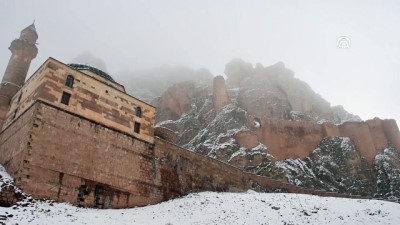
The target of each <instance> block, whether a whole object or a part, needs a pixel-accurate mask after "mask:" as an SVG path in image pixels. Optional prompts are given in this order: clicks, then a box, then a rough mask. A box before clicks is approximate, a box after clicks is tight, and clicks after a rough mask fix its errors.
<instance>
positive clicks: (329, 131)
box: [236, 118, 400, 161]
mask: <svg viewBox="0 0 400 225" xmlns="http://www.w3.org/2000/svg"><path fill="white" fill-rule="evenodd" d="M252 133H253V134H256V135H257V138H258V139H257V141H259V142H261V143H263V144H264V145H266V146H267V147H268V151H269V152H270V153H271V154H272V155H273V156H274V157H275V159H276V160H284V159H287V158H300V159H302V158H305V157H307V156H309V154H310V153H311V152H312V151H313V150H314V149H315V148H316V147H317V146H318V144H319V143H320V142H321V141H322V139H323V138H324V137H332V136H343V137H349V138H350V139H351V140H352V141H353V142H354V144H355V147H356V149H357V150H358V151H359V152H360V154H361V156H363V157H364V158H366V159H367V160H368V161H372V160H373V159H374V158H375V156H376V154H377V153H380V152H383V150H384V149H385V148H387V147H389V146H393V147H395V149H397V150H400V132H399V129H398V127H397V124H396V121H395V120H381V119H379V118H375V119H372V120H367V121H365V122H346V123H343V124H341V125H338V126H336V125H333V124H329V123H324V124H315V123H311V122H307V121H289V120H281V119H265V120H263V121H262V126H261V128H258V129H253V130H252ZM236 139H237V141H238V142H239V144H240V143H241V140H239V139H238V138H236ZM242 139H243V137H242ZM252 139H254V138H252ZM257 141H253V143H252V144H253V145H254V144H255V143H257ZM247 145H248V144H247ZM242 147H246V146H242Z"/></svg>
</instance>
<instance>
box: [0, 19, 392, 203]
mask: <svg viewBox="0 0 400 225" xmlns="http://www.w3.org/2000/svg"><path fill="white" fill-rule="evenodd" d="M37 38H38V35H37V32H36V29H35V26H34V25H33V24H32V25H30V26H28V27H27V28H25V29H24V30H22V32H21V35H20V37H19V38H18V39H16V40H14V41H13V42H12V43H11V47H10V50H11V52H12V56H11V58H10V62H9V64H8V67H7V69H6V72H5V75H4V77H3V80H2V83H1V86H0V123H1V125H2V126H1V132H0V164H2V165H4V166H5V167H6V169H7V170H8V172H9V173H10V174H11V176H13V178H14V179H15V182H16V184H17V185H18V186H19V187H20V188H21V189H22V190H23V191H25V192H27V193H29V194H32V195H33V197H35V198H50V199H54V200H57V201H67V202H71V203H73V204H77V205H84V206H90V207H99V208H123V207H133V206H144V205H148V204H155V203H158V202H161V201H164V200H167V199H170V198H173V197H176V196H180V195H182V194H186V193H189V192H194V191H202V190H213V191H228V190H230V189H235V190H237V189H243V190H244V189H249V188H253V189H260V190H263V191H269V190H274V189H285V190H286V191H289V192H300V193H310V194H319V195H335V196H339V194H335V193H324V192H320V191H313V190H306V189H302V188H299V187H296V186H293V185H289V184H286V183H283V182H279V181H275V180H272V179H270V178H267V177H260V176H256V175H254V174H250V173H246V172H243V171H242V170H240V169H238V168H235V167H233V166H231V165H228V164H226V163H223V162H221V161H218V160H215V159H211V158H208V157H205V156H202V155H200V154H196V153H194V152H191V151H188V150H186V149H183V148H180V147H178V146H176V145H175V144H174V140H175V139H176V136H175V134H174V133H173V132H171V131H169V130H168V129H165V128H155V111H156V109H155V107H153V106H151V105H149V104H147V103H145V102H142V101H140V100H139V99H137V98H135V97H132V96H130V95H129V94H127V93H126V92H125V88H124V86H123V85H121V84H118V83H117V82H115V81H114V80H113V78H112V77H111V76H110V75H109V74H107V73H105V72H103V71H101V70H99V69H96V68H94V67H92V66H88V65H82V64H64V63H62V62H60V61H57V60H56V59H53V58H49V59H47V60H46V61H45V62H44V63H43V64H42V65H41V66H40V67H39V68H38V69H37V70H36V72H35V73H34V74H33V75H32V76H31V77H30V78H29V79H28V80H27V81H26V82H25V78H26V75H27V71H28V68H29V65H30V62H31V60H32V59H33V58H35V56H36V54H37V51H38V50H37V48H36V45H35V43H36V40H37ZM217 79H218V80H216V81H215V82H216V83H217V84H218V85H222V86H224V81H223V80H221V78H217ZM220 94H221V95H222V97H218V96H215V98H216V100H215V107H217V108H218V109H220V108H221V107H223V106H224V105H225V104H227V103H228V102H229V99H228V97H227V94H226V90H225V91H221V93H220ZM396 128H397V127H396ZM393 129H394V128H393ZM396 132H397V133H398V129H397V130H396ZM397 133H396V134H397ZM396 137H397V136H396ZM393 139H395V138H393Z"/></svg>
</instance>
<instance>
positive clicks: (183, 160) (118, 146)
mask: <svg viewBox="0 0 400 225" xmlns="http://www.w3.org/2000/svg"><path fill="white" fill-rule="evenodd" d="M1 137H2V139H1V141H2V146H1V149H0V151H1V152H6V154H2V155H1V156H0V163H2V164H4V166H5V167H6V168H7V169H8V170H9V171H10V174H11V175H12V176H13V177H14V178H15V180H16V184H17V185H18V186H19V187H20V188H21V189H22V190H23V191H25V192H27V193H28V194H32V195H33V197H35V198H50V199H54V200H57V201H66V202H71V203H72V204H76V205H84V206H89V207H99V208H125V207H133V206H144V205H148V204H155V203H158V202H161V201H164V200H167V199H171V198H174V197H177V196H180V195H183V194H187V193H191V192H198V191H230V190H247V189H250V188H252V189H256V190H260V191H285V192H296V193H308V194H319V195H332V196H342V195H340V194H337V193H324V192H318V191H311V190H306V189H302V188H299V187H296V186H293V185H290V184H287V183H283V182H280V181H275V180H272V179H270V178H267V177H260V176H257V175H253V174H249V173H246V172H243V171H242V170H240V169H238V168H236V167H233V166H231V165H229V164H226V163H224V162H221V161H218V160H215V159H212V158H208V157H205V156H203V155H200V154H197V153H194V152H191V151H188V150H186V149H183V148H181V147H178V146H176V145H174V144H173V143H170V142H168V141H165V140H162V139H159V138H155V142H154V144H150V143H147V142H144V141H140V140H138V139H136V138H135V137H133V136H131V135H129V134H125V133H121V132H118V131H116V130H114V129H112V128H109V127H105V126H102V125H100V124H97V123H96V122H95V121H91V120H87V119H84V118H82V117H80V116H79V115H76V114H73V113H71V112H68V111H65V110H62V109H59V108H56V107H54V106H52V105H49V104H47V103H45V102H40V101H38V102H36V103H35V104H33V105H32V106H31V107H30V108H29V109H27V110H26V111H25V112H24V113H23V114H21V115H20V117H19V118H18V119H17V120H15V121H14V122H13V123H11V124H10V125H9V126H8V127H7V128H6V129H5V130H4V131H3V132H2V134H1ZM24 137H26V138H24Z"/></svg>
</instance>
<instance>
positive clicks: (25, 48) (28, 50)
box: [0, 23, 38, 128]
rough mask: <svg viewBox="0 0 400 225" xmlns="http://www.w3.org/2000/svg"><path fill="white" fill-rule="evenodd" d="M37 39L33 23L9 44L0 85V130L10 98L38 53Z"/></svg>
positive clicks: (21, 83)
mask: <svg viewBox="0 0 400 225" xmlns="http://www.w3.org/2000/svg"><path fill="white" fill-rule="evenodd" d="M37 39H38V34H37V32H36V28H35V24H34V23H33V24H31V25H29V26H28V27H26V28H25V29H23V30H22V31H21V34H20V36H19V38H18V39H15V40H14V41H12V42H11V46H10V47H9V49H10V51H11V57H10V61H9V62H8V65H7V68H6V71H5V73H4V76H3V79H2V81H1V83H0V128H1V126H2V125H3V123H4V120H5V117H6V115H7V112H8V109H9V106H10V101H11V99H12V97H13V96H14V95H15V94H16V93H17V92H18V90H19V89H20V88H21V86H22V85H23V84H24V82H25V78H26V75H27V73H28V69H29V66H30V64H31V61H32V59H34V58H35V57H36V55H37V53H38V49H37V47H36V41H37Z"/></svg>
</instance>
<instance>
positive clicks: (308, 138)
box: [254, 119, 324, 160]
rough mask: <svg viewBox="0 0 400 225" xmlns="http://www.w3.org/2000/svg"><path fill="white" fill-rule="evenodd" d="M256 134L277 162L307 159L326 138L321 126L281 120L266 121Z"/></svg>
mask: <svg viewBox="0 0 400 225" xmlns="http://www.w3.org/2000/svg"><path fill="white" fill-rule="evenodd" d="M254 132H255V133H256V134H257V136H258V138H259V141H260V142H261V143H263V144H264V145H265V146H267V147H268V151H269V152H270V153H271V154H272V155H273V156H274V157H275V159H276V160H285V159H288V158H300V159H302V158H305V157H307V156H308V155H309V154H310V153H311V152H312V151H313V150H314V149H315V148H316V147H317V146H318V144H319V143H320V142H321V140H322V138H323V137H324V132H323V129H322V126H321V125H319V124H314V123H309V122H305V121H289V120H280V119H269V120H264V121H263V122H262V127H261V128H260V129H256V130H255V131H254Z"/></svg>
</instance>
